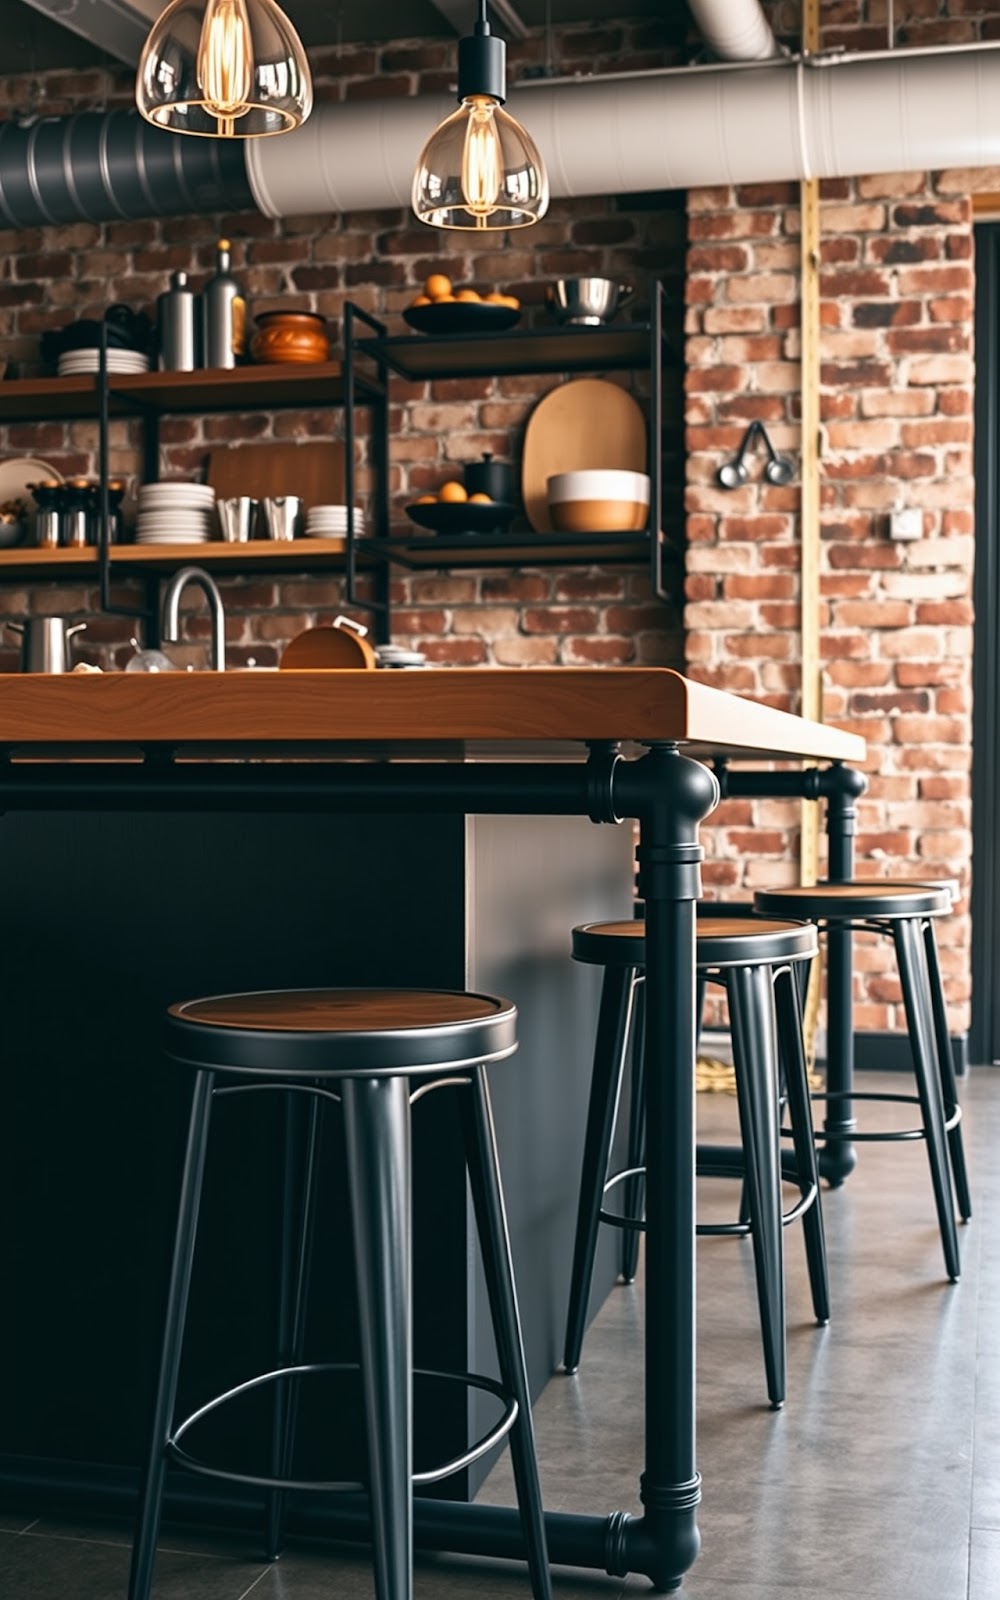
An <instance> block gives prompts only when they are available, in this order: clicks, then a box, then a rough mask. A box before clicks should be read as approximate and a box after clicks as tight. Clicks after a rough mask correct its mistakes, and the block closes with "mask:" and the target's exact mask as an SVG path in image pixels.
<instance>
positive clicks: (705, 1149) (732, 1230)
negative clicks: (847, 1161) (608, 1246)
mask: <svg viewBox="0 0 1000 1600" xmlns="http://www.w3.org/2000/svg"><path fill="white" fill-rule="evenodd" d="M713 1149H714V1150H715V1154H716V1157H717V1159H716V1161H715V1163H714V1165H713V1166H712V1167H711V1169H710V1170H709V1171H707V1172H706V1173H705V1174H704V1176H706V1177H711V1178H743V1177H745V1176H746V1172H745V1167H744V1165H743V1162H742V1160H741V1159H740V1157H741V1152H740V1151H736V1150H734V1151H729V1150H728V1149H724V1148H720V1147H717V1146H716V1147H713V1146H711V1145H699V1146H698V1151H699V1154H700V1155H701V1154H711V1153H712V1151H713ZM645 1172H646V1169H645V1167H626V1168H625V1169H624V1170H623V1171H622V1172H615V1173H613V1174H612V1176H611V1177H610V1178H609V1179H608V1181H607V1183H606V1184H605V1185H604V1190H603V1192H604V1194H607V1192H608V1190H609V1189H613V1188H615V1186H616V1185H617V1184H619V1183H624V1181H625V1179H626V1178H641V1177H644V1176H645ZM782 1181H783V1182H784V1183H789V1182H794V1179H791V1178H790V1177H789V1176H788V1174H787V1173H785V1174H783V1175H782ZM818 1194H819V1187H818V1185H817V1184H815V1183H812V1184H810V1185H809V1187H808V1188H807V1189H806V1190H805V1191H804V1192H803V1193H802V1194H800V1195H799V1198H798V1199H797V1200H796V1201H795V1203H794V1205H792V1206H790V1207H789V1209H788V1210H787V1211H784V1212H782V1216H781V1222H782V1226H783V1227H786V1228H787V1226H788V1224H789V1223H790V1222H796V1221H797V1220H798V1218H799V1217H801V1215H802V1213H803V1212H804V1211H808V1209H809V1207H810V1206H811V1205H815V1204H816V1200H817V1197H818ZM597 1216H598V1220H599V1221H600V1222H604V1223H606V1224H607V1225H608V1227H610V1228H623V1229H625V1230H627V1231H634V1232H636V1233H645V1231H646V1224H645V1222H644V1221H643V1219H642V1218H641V1217H623V1216H621V1215H620V1214H619V1213H617V1212H614V1211H605V1209H604V1207H603V1206H602V1207H601V1209H600V1211H599V1212H598V1213H597ZM750 1232H752V1225H751V1224H750V1223H749V1222H699V1223H697V1224H696V1226H695V1233H696V1234H697V1235H698V1238H699V1239H717V1238H737V1239H745V1238H746V1236H747V1235H748V1234H749V1233H750Z"/></svg>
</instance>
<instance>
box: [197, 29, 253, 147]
mask: <svg viewBox="0 0 1000 1600" xmlns="http://www.w3.org/2000/svg"><path fill="white" fill-rule="evenodd" d="M197 73H198V87H199V88H200V89H201V92H202V94H203V96H204V104H205V106H206V108H207V109H208V110H209V111H214V113H215V115H216V116H217V117H218V118H219V120H220V122H222V123H226V122H231V121H232V120H234V119H235V118H236V117H242V116H243V115H245V113H246V112H247V111H248V110H249V106H248V104H247V102H248V100H249V97H250V89H251V85H252V83H253V40H252V39H251V37H250V19H249V17H248V16H247V10H246V5H245V4H244V0H208V5H207V7H206V9H205V21H204V22H203V23H202V29H201V38H200V40H199V41H198V66H197ZM222 131H223V132H224V133H229V134H231V132H232V129H231V128H225V129H223V130H222Z"/></svg>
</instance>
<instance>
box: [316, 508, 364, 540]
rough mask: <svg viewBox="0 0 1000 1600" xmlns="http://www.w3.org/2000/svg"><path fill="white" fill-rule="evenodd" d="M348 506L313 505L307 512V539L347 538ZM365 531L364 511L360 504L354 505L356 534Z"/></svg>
mask: <svg viewBox="0 0 1000 1600" xmlns="http://www.w3.org/2000/svg"><path fill="white" fill-rule="evenodd" d="M347 511H348V508H347V506H313V507H312V508H311V510H309V511H307V512H306V533H305V536H306V538H307V539H346V538H347ZM364 531H365V518H364V513H363V511H362V510H361V507H360V506H355V507H354V535H355V538H358V537H360V535H362V534H363V533H364Z"/></svg>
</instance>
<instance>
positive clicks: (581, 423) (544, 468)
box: [521, 378, 648, 533]
mask: <svg viewBox="0 0 1000 1600" xmlns="http://www.w3.org/2000/svg"><path fill="white" fill-rule="evenodd" d="M647 454H648V452H647V445H646V419H645V417H644V416H643V413H642V407H641V406H640V405H639V403H638V401H637V400H634V399H633V398H632V396H631V395H630V394H629V393H628V392H627V391H626V390H625V389H619V387H618V385H617V384H616V383H609V382H608V381H607V380H606V379H604V378H575V379H573V381H572V382H571V383H564V384H562V385H560V387H559V388H558V389H553V390H551V391H550V393H549V394H547V395H545V396H544V397H543V398H542V399H541V400H539V402H538V404H537V406H536V407H535V409H534V411H533V412H532V413H531V416H530V417H529V418H528V425H527V427H526V428H525V430H524V450H523V452H522V456H521V494H522V496H523V499H524V510H525V514H526V515H527V518H528V521H529V522H530V523H531V526H532V527H533V528H534V530H535V532H536V533H551V532H552V521H551V518H550V517H549V506H548V495H547V490H546V482H545V480H546V479H547V478H549V477H552V476H554V474H555V473H557V472H580V471H584V470H586V469H587V468H596V467H604V468H607V467H620V468H624V469H625V470H626V471H627V472H646V471H647V470H648V469H647V465H646V461H647Z"/></svg>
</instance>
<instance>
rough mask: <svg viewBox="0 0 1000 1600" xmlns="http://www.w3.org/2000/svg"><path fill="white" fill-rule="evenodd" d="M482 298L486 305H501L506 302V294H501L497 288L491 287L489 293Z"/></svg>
mask: <svg viewBox="0 0 1000 1600" xmlns="http://www.w3.org/2000/svg"><path fill="white" fill-rule="evenodd" d="M483 299H484V300H485V301H486V303H487V305H491V306H502V305H506V303H507V296H506V295H505V294H501V293H500V290H499V289H491V290H490V292H489V294H484V295H483Z"/></svg>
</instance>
